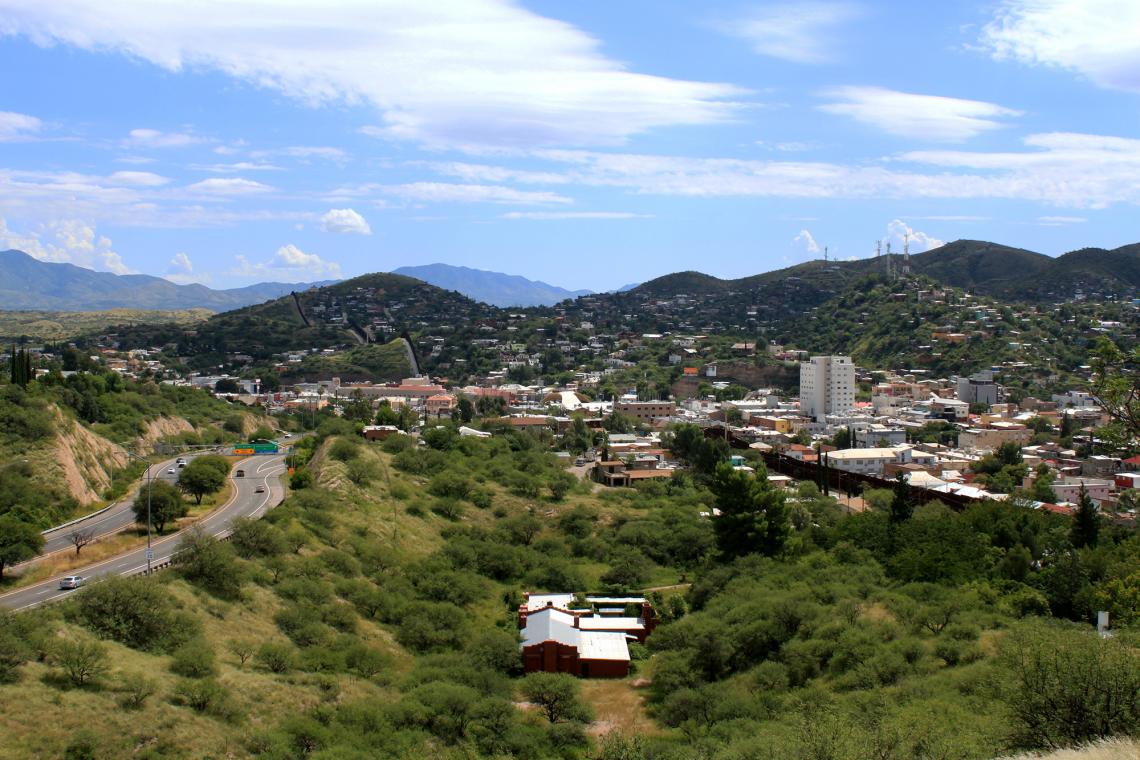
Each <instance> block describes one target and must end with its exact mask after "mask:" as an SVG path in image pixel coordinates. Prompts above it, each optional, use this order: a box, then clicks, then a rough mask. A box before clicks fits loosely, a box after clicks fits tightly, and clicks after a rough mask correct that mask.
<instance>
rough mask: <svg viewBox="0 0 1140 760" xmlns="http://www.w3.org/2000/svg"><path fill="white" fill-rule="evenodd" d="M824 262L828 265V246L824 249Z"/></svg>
mask: <svg viewBox="0 0 1140 760" xmlns="http://www.w3.org/2000/svg"><path fill="white" fill-rule="evenodd" d="M823 261H824V263H825V264H826V263H827V246H826V245H825V246H824V247H823Z"/></svg>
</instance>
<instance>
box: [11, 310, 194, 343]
mask: <svg viewBox="0 0 1140 760" xmlns="http://www.w3.org/2000/svg"><path fill="white" fill-rule="evenodd" d="M213 313H214V312H212V311H210V310H209V309H183V310H180V311H144V310H141V309H110V310H108V311H0V340H3V341H5V342H7V341H10V340H15V339H20V338H30V339H34V340H44V341H52V342H54V341H62V340H67V339H69V338H74V337H77V336H79V335H85V334H89V333H98V332H106V331H108V330H112V329H114V328H116V327H118V326H120V325H123V326H132V325H156V324H171V325H177V326H179V327H187V326H190V325H194V324H198V323H199V322H203V321H205V320H206V319H208V318H209V317H210V315H212V314H213Z"/></svg>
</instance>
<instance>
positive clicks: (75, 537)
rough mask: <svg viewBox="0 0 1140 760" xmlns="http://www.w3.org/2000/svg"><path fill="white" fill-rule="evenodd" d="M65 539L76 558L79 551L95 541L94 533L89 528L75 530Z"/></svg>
mask: <svg viewBox="0 0 1140 760" xmlns="http://www.w3.org/2000/svg"><path fill="white" fill-rule="evenodd" d="M67 538H68V539H69V540H70V541H71V545H72V546H74V547H75V556H76V557H78V556H79V550H80V549H82V548H83V547H84V546H87V544H89V543H91V542H92V541H94V540H95V531H94V530H93V529H91V528H76V529H75V530H73V531H71V533H69V534H68V535H67Z"/></svg>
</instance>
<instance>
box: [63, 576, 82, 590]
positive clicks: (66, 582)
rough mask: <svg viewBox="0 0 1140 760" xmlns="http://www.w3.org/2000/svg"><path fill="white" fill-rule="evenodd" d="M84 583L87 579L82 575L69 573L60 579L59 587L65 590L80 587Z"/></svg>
mask: <svg viewBox="0 0 1140 760" xmlns="http://www.w3.org/2000/svg"><path fill="white" fill-rule="evenodd" d="M84 583H86V580H85V579H84V577H83V576H82V575H68V576H65V577H63V578H60V579H59V587H60V588H61V589H64V590H67V589H73V588H79V587H80V586H82V585H83V584H84Z"/></svg>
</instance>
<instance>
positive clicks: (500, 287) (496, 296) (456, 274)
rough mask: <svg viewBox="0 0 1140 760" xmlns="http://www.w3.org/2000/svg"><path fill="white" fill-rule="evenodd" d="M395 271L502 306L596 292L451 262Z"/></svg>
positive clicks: (545, 303) (548, 302)
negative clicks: (572, 288) (567, 287)
mask: <svg viewBox="0 0 1140 760" xmlns="http://www.w3.org/2000/svg"><path fill="white" fill-rule="evenodd" d="M392 273H393V274H402V275H407V276H408V277H415V278H416V279H419V280H423V281H424V282H427V283H430V284H432V285H435V286H436V287H440V288H443V289H445V290H454V291H457V292H459V293H462V294H463V295H465V296H467V297H468V298H473V299H475V300H476V301H482V302H483V303H488V304H491V305H492V306H502V307H510V306H552V305H554V304H556V303H558V302H559V301H564V300H566V299H567V298H577V297H578V296H584V295H589V294H590V293H592V292H593V291H590V290H567V289H565V288H560V287H558V286H556V285H548V284H547V283H545V282H540V281H537V280H528V279H526V278H525V277H520V276H518V275H513V274H503V273H502V272H488V271H486V270H483V269H472V268H470V267H457V266H452V265H450V264H424V265H423V266H410V267H400V268H399V269H394V270H392Z"/></svg>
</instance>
